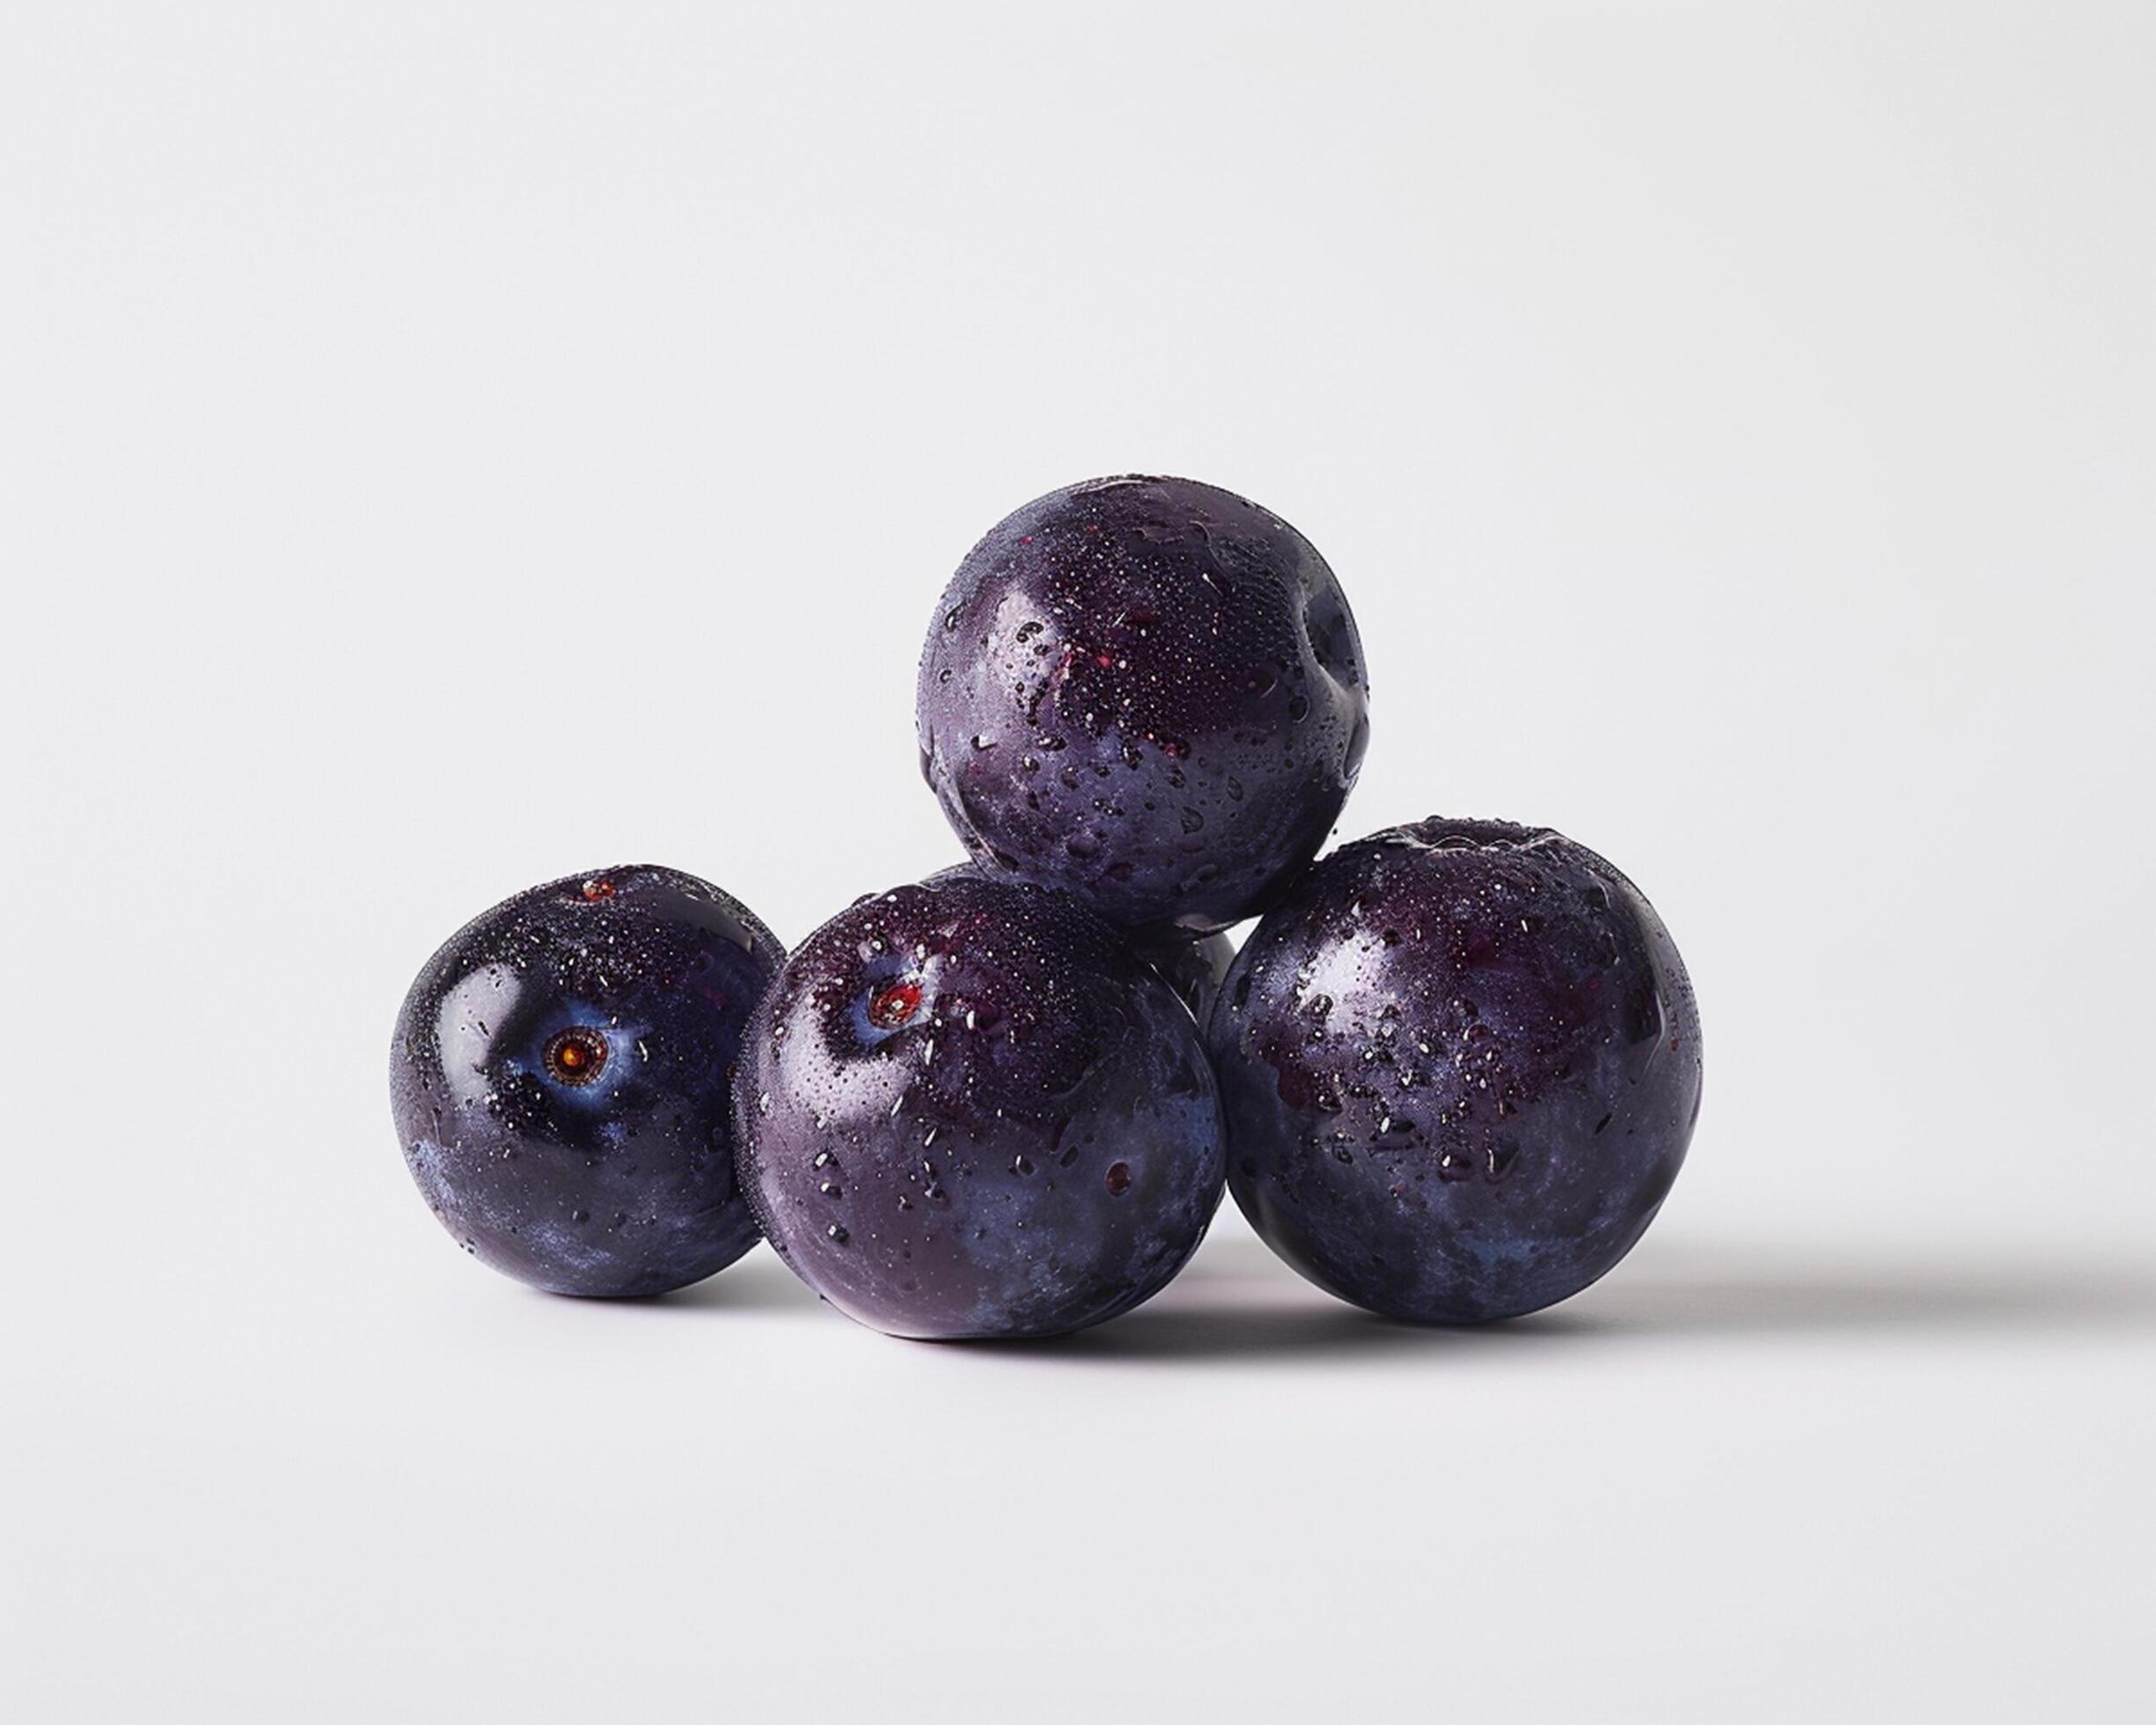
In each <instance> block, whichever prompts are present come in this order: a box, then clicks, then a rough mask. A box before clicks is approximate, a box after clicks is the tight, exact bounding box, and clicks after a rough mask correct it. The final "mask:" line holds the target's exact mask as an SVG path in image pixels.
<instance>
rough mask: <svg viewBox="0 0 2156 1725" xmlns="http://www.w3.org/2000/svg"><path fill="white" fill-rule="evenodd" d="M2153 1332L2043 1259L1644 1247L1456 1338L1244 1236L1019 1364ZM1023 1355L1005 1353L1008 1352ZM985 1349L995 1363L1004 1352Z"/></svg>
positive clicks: (2155, 1301)
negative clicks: (1315, 1277)
mask: <svg viewBox="0 0 2156 1725" xmlns="http://www.w3.org/2000/svg"><path fill="white" fill-rule="evenodd" d="M2030 1333H2053V1334H2057V1335H2059V1336H2062V1337H2064V1336H2070V1335H2087V1334H2092V1333H2103V1334H2109V1335H2118V1334H2123V1333H2141V1334H2147V1335H2156V1273H2152V1271H2151V1270H2150V1269H2149V1268H2147V1267H2146V1266H2144V1265H2142V1264H2139V1263H2133V1262H2128V1261H2124V1260H2122V1259H2116V1258H2102V1257H2096V1256H2092V1255H2088V1254H2072V1255H2067V1254H2062V1255H2061V1256H2060V1257H2058V1258H2057V1259H2038V1258H2035V1257H2028V1258H2023V1259H2006V1260H2002V1259H2001V1258H2000V1257H1999V1256H1998V1255H1997V1254H1995V1253H1986V1252H1969V1253H1967V1254H1966V1255H1965V1256H1957V1257H1947V1256H1944V1255H1938V1254H1933V1255H1926V1256H1916V1255H1903V1254H1893V1253H1888V1252H1883V1251H1881V1250H1879V1249H1876V1248H1866V1249H1864V1250H1862V1251H1857V1250H1853V1249H1852V1250H1849V1251H1835V1252H1829V1251H1816V1252H1795V1251H1791V1250H1787V1249H1772V1250H1764V1251H1740V1250H1737V1249H1735V1248H1732V1247H1714V1246H1700V1245H1694V1244H1689V1243H1684V1242H1677V1241H1669V1242H1660V1243H1657V1242H1649V1243H1647V1244H1643V1245H1642V1246H1641V1247H1640V1248H1639V1251H1637V1252H1634V1253H1633V1254H1632V1258H1631V1259H1627V1260H1626V1261H1625V1262H1624V1264H1622V1265H1620V1266H1618V1267H1617V1270H1616V1271H1615V1272H1613V1273H1612V1274H1610V1276H1609V1277H1608V1278H1606V1279H1605V1280H1604V1281H1602V1282H1600V1283H1597V1284H1596V1285H1595V1287H1593V1288H1588V1289H1587V1290H1586V1291H1585V1292H1583V1293H1581V1294H1580V1295H1577V1296H1574V1297H1573V1299H1571V1300H1568V1301H1566V1303H1564V1304H1563V1305H1561V1306H1558V1307H1553V1308H1551V1310H1547V1311H1541V1312H1536V1313H1535V1314H1533V1315H1532V1316H1530V1317H1527V1318H1514V1319H1512V1320H1510V1321H1509V1322H1507V1323H1502V1324H1492V1325H1478V1326H1474V1327H1468V1328H1455V1327H1448V1326H1429V1327H1426V1326H1422V1325H1410V1324H1400V1323H1395V1322H1392V1321H1390V1320H1388V1319H1384V1318H1375V1317H1372V1316H1371V1315H1369V1314H1368V1313H1367V1312H1362V1311H1359V1310H1356V1309H1355V1308H1353V1307H1352V1306H1348V1305H1345V1304H1342V1303H1340V1302H1338V1301H1336V1300H1331V1299H1329V1298H1327V1297H1326V1296H1324V1294H1322V1293H1320V1292H1319V1291H1318V1290H1316V1288H1312V1287H1310V1286H1309V1284H1308V1283H1306V1282H1304V1281H1302V1279H1301V1278H1300V1277H1298V1276H1296V1275H1295V1274H1294V1273H1293V1272H1292V1271H1290V1270H1289V1269H1288V1268H1287V1266H1285V1265H1284V1264H1282V1263H1280V1260H1279V1259H1275V1258H1274V1257H1273V1256H1272V1253H1271V1252H1268V1251H1267V1250H1266V1249H1265V1246H1264V1245H1263V1244H1260V1243H1259V1242H1258V1241H1257V1240H1255V1239H1251V1238H1250V1237H1232V1236H1231V1237H1227V1238H1221V1239H1215V1240H1212V1241H1208V1242H1207V1243H1206V1246H1205V1248H1204V1249H1203V1250H1202V1251H1201V1252H1199V1256H1198V1258H1197V1259H1195V1260H1194V1261H1193V1262H1192V1265H1191V1266H1190V1268H1189V1269H1188V1270H1187V1271H1185V1272H1184V1274H1183V1275H1182V1277H1181V1278H1180V1279H1178V1280H1177V1281H1176V1283H1175V1284H1174V1285H1173V1286H1172V1287H1170V1288H1168V1289H1167V1290H1166V1291H1165V1292H1163V1293H1162V1295H1160V1296H1159V1297H1158V1298H1156V1299H1155V1300H1153V1301H1151V1302H1149V1303H1147V1304H1146V1305H1144V1306H1141V1307H1140V1308H1139V1309H1138V1310H1136V1311H1134V1312H1133V1313H1131V1314H1130V1315H1129V1316H1127V1317H1126V1318H1118V1319H1117V1320H1116V1321H1114V1322H1113V1323H1110V1324H1104V1325H1100V1326H1099V1327H1097V1328H1096V1329H1092V1330H1088V1331H1084V1332H1082V1333H1080V1334H1078V1335H1074V1336H1067V1337H1064V1338H1062V1339H1061V1340H1057V1341H1052V1342H1048V1343H1035V1344H1030V1345H1023V1352H1024V1353H1025V1354H1026V1355H1027V1356H1028V1357H1030V1358H1038V1359H1042V1360H1052V1361H1067V1362H1089V1361H1096V1360H1106V1361H1144V1360H1177V1361H1206V1360H1236V1359H1247V1358H1251V1357H1255V1356H1260V1355H1266V1356H1274V1355H1293V1356H1299V1357H1303V1358H1312V1359H1363V1358H1369V1357H1373V1356H1376V1355H1399V1354H1417V1353H1421V1354H1431V1355H1437V1354H1447V1355H1448V1356H1450V1357H1453V1358H1466V1357H1483V1358H1486V1357H1489V1356H1492V1355H1499V1354H1501V1355H1506V1356H1510V1357H1526V1356H1528V1355H1529V1354H1535V1353H1536V1352H1542V1353H1547V1352H1550V1351H1551V1350H1552V1349H1558V1350H1563V1349H1566V1348H1569V1347H1575V1346H1578V1345H1580V1344H1582V1343H1583V1342H1590V1341H1591V1342H1594V1343H1596V1344H1598V1345H1601V1344H1606V1343H1607V1342H1609V1341H1610V1340H1623V1339H1625V1338H1633V1339H1639V1338H1703V1339H1712V1338H1749V1339H1758V1340H1771V1339H1773V1338H1778V1337H1786V1338H1801V1337H1807V1336H1836V1337H1841V1338H1844V1339H1851V1338H1857V1337H1862V1336H1866V1335H1878V1336H1881V1337H1885V1336H1889V1335H1891V1336H1895V1337H1897V1338H1901V1339H1903V1340H1906V1339H1908V1338H1910V1337H1911V1336H1916V1337H1932V1338H1936V1339H1939V1340H1950V1339H1953V1338H1955V1337H1964V1338H1966V1337H1969V1336H1972V1335H1979V1334H1997V1335H2008V1334H2018V1335H2028V1334H2030ZM1021 1346H1022V1345H1015V1344H1014V1345H1010V1347H1009V1351H1011V1352H1014V1353H1015V1352H1018V1351H1020V1348H1021ZM994 1351H996V1352H998V1353H1002V1352H1005V1351H1006V1349H1005V1348H1004V1347H997V1348H996V1349H995V1350H994Z"/></svg>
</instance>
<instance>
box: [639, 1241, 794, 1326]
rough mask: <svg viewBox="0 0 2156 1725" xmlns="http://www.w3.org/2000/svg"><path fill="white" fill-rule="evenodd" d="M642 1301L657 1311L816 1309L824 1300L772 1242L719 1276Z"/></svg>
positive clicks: (729, 1267)
mask: <svg viewBox="0 0 2156 1725" xmlns="http://www.w3.org/2000/svg"><path fill="white" fill-rule="evenodd" d="M638 1303H639V1304H641V1305H644V1306H648V1307H649V1308H650V1309H651V1310H654V1311H783V1312H813V1311H815V1310H817V1309H818V1307H819V1306H821V1305H822V1304H823V1302H822V1301H820V1300H818V1298H817V1297H816V1296H815V1295H814V1294H813V1293H811V1292H810V1289H809V1288H808V1287H807V1285H806V1284H805V1283H803V1281H802V1280H801V1278H800V1277H799V1276H797V1275H796V1274H794V1273H793V1272H792V1271H791V1270H789V1269H788V1268H787V1267H786V1266H785V1265H783V1264H781V1262H780V1261H779V1259H778V1255H777V1254H776V1253H775V1252H773V1251H772V1250H771V1248H770V1247H769V1246H766V1245H758V1246H757V1247H756V1248H755V1249H754V1250H753V1251H752V1252H750V1253H749V1254H748V1256H746V1257H745V1258H743V1259H740V1260H739V1261H738V1262H737V1263H733V1264H730V1265H728V1266H726V1268H724V1269H723V1270H721V1271H720V1272H719V1273H718V1274H716V1275H715V1276H707V1277H705V1278H704V1280H703V1281H700V1282H694V1283H692V1284H691V1285H690V1286H688V1287H686V1288H676V1289H675V1290H674V1291H673V1292H672V1293H671V1294H661V1295H659V1296H657V1297H656V1298H655V1299H650V1300H643V1301H640V1302H638Z"/></svg>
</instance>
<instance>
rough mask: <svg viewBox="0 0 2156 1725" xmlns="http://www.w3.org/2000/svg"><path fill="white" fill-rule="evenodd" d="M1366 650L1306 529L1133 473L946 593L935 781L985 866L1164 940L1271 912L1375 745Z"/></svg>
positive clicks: (928, 719)
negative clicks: (1071, 895) (1063, 892)
mask: <svg viewBox="0 0 2156 1725" xmlns="http://www.w3.org/2000/svg"><path fill="white" fill-rule="evenodd" d="M1367 706H1368V701H1367V690H1366V686H1365V679H1364V670H1363V662H1362V643H1361V641H1360V637H1359V636H1358V635H1357V634H1356V631H1355V620H1354V617H1353V613H1351V612H1350V611H1349V610H1348V607H1347V600H1346V596H1345V595H1344V594H1343V593H1342V592H1341V591H1340V585H1339V583H1338V581H1336V580H1335V579H1334V578H1333V574H1332V571H1331V569H1329V568H1327V567H1326V564H1325V561H1324V558H1323V557H1321V556H1319V555H1318V554H1317V552H1316V548H1315V547H1312V546H1311V544H1310V543H1309V540H1306V539H1304V538H1303V537H1302V534H1300V533H1298V532H1296V531H1295V530H1294V528H1293V527H1291V526H1289V525H1287V523H1286V522H1284V521H1282V520H1280V518H1279V517H1276V516H1274V515H1272V514H1271V513H1269V512H1268V511H1266V510H1263V509H1261V508H1259V507H1258V505H1257V504H1256V503H1250V502H1249V501H1248V500H1247V499H1245V498H1243V497H1238V496H1236V495H1235V494H1234V493H1233V492H1229V491H1222V490H1221V489H1219V488H1216V487H1214V486H1210V485H1201V484H1199V483H1198V482H1196V481H1192V480H1183V479H1160V478H1151V477H1146V476H1141V475H1125V476H1122V477H1118V478H1114V479H1102V480H1094V481H1089V482H1088V483H1086V484H1083V485H1074V486H1071V487H1068V488H1066V489H1064V490H1061V491H1056V492H1052V493H1050V494H1049V495H1047V496H1045V497H1042V498H1039V499H1038V500H1037V501H1035V502H1033V503H1028V504H1027V505H1026V506H1025V507H1024V508H1023V509H1021V510H1018V511H1017V512H1016V514H1013V515H1011V516H1009V517H1007V518H1005V519H1004V520H1003V521H1001V523H999V524H998V525H996V526H995V527H994V528H992V529H991V530H990V531H989V533H988V535H987V537H986V538H985V539H984V540H981V542H980V543H979V545H977V546H975V547H973V549H972V552H970V553H969V554H967V556H966V558H965V561H964V562H963V563H961V564H960V565H959V566H958V571H957V575H956V576H953V577H952V579H951V582H950V586H949V587H948V588H947V589H946V590H945V591H944V593H943V596H942V599H941V600H940V601H938V603H937V606H936V608H935V615H934V617H933V618H932V619H931V620H930V623H929V627H928V642H927V644H926V646H925V647H924V648H923V650H922V653H921V659H920V679H919V683H918V688H917V698H916V703H915V712H916V716H917V720H918V726H919V733H920V738H919V740H920V761H921V772H922V775H923V776H924V777H925V778H926V779H927V780H928V784H929V786H930V787H931V788H932V789H934V790H935V794H936V796H937V799H938V800H939V801H940V802H941V803H942V807H943V811H944V813H945V815H946V816H947V817H948V818H949V819H950V823H951V826H953V828H954V829H956V831H957V834H958V837H959V838H960V840H962V841H963V842H964V844H965V847H966V848H967V850H968V851H969V852H970V853H971V854H972V856H973V857H974V858H975V859H976V860H977V861H979V862H980V863H982V864H983V865H984V866H985V867H987V868H989V869H991V870H994V871H996V872H999V873H1001V874H1003V875H1006V876H1011V877H1018V878H1022V879H1025V880H1030V881H1036V882H1038V883H1041V884H1043V885H1052V886H1062V887H1065V888H1067V889H1068V890H1070V891H1072V892H1076V893H1078V894H1079V895H1080V896H1082V898H1084V899H1086V900H1087V901H1088V902H1089V904H1091V905H1092V906H1093V907H1095V908H1096V910H1098V911H1099V912H1100V913H1101V914H1103V915H1104V916H1106V917H1107V918H1108V919H1109V920H1110V921H1113V922H1115V923H1117V924H1118V925H1120V926H1121V927H1124V928H1126V929H1132V930H1133V931H1136V932H1139V933H1140V934H1142V935H1146V936H1150V937H1153V938H1162V937H1167V938H1173V937H1176V936H1181V937H1183V938H1186V939H1187V938H1189V937H1191V936H1196V935H1206V934H1210V933H1213V932H1214V931H1215V930H1218V929H1224V928H1226V927H1228V925H1229V924H1230V923H1233V922H1236V921H1241V920H1243V919H1244V918H1246V917H1250V916H1254V915H1256V914H1258V912H1260V911H1262V910H1263V909H1265V907H1266V906H1267V905H1268V904H1270V903H1271V902H1272V899H1274V898H1275V897H1277V896H1278V894H1279V893H1280V892H1281V891H1282V890H1283V889H1284V888H1285V886H1286V885H1287V883H1288V882H1289V880H1290V879H1292V878H1293V877H1294V874H1295V873H1296V872H1297V871H1298V870H1301V869H1302V867H1303V866H1304V865H1305V864H1306V863H1308V862H1309V860H1310V858H1311V857H1313V856H1314V855H1316V854H1317V849H1318V847H1319V846H1320V845H1322V844H1323V843H1324V840H1325V837H1326V835H1327V834H1328V833H1330V832H1331V828H1332V824H1333V822H1334V820H1335V819H1337V818H1338V815H1339V812H1340V809H1341V805H1342V804H1344V803H1345V802H1346V797H1347V793H1348V790H1349V788H1350V787H1351V786H1352V785H1353V783H1354V781H1355V774H1356V772H1357V770H1358V769H1359V768H1360V765H1361V761H1362V754H1363V749H1364V746H1365V745H1366V744H1367V742H1368V738H1369V725H1368V714H1367Z"/></svg>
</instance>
